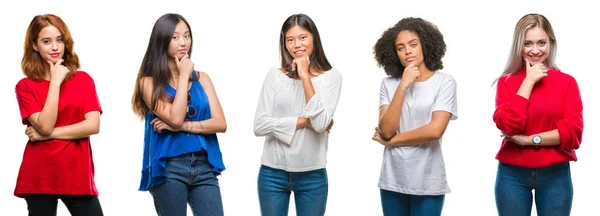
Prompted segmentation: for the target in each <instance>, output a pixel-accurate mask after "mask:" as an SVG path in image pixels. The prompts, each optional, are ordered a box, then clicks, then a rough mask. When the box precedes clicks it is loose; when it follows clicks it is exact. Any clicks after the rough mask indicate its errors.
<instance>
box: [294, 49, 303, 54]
mask: <svg viewBox="0 0 600 216" xmlns="http://www.w3.org/2000/svg"><path fill="white" fill-rule="evenodd" d="M302 53H304V50H299V51H296V52H294V54H296V55H299V54H302Z"/></svg>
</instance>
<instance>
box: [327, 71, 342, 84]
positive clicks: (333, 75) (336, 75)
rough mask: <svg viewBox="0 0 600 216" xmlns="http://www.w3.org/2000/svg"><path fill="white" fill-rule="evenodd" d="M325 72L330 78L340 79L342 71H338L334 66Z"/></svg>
mask: <svg viewBox="0 0 600 216" xmlns="http://www.w3.org/2000/svg"><path fill="white" fill-rule="evenodd" d="M325 73H326V74H327V75H329V78H330V79H332V80H340V81H341V80H342V73H340V71H339V70H337V69H335V68H331V69H329V71H327V72H325Z"/></svg>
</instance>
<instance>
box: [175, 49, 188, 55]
mask: <svg viewBox="0 0 600 216" xmlns="http://www.w3.org/2000/svg"><path fill="white" fill-rule="evenodd" d="M177 52H179V53H181V54H186V53H187V49H180V50H177Z"/></svg>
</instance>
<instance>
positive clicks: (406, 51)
mask: <svg viewBox="0 0 600 216" xmlns="http://www.w3.org/2000/svg"><path fill="white" fill-rule="evenodd" d="M404 54H406V55H410V54H412V48H410V47H406V48H404Z"/></svg>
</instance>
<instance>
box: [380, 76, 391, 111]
mask: <svg viewBox="0 0 600 216" xmlns="http://www.w3.org/2000/svg"><path fill="white" fill-rule="evenodd" d="M385 80H386V79H385V78H384V79H383V80H381V87H380V88H379V107H381V106H383V105H390V97H389V95H388V90H387V86H386V85H385Z"/></svg>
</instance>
